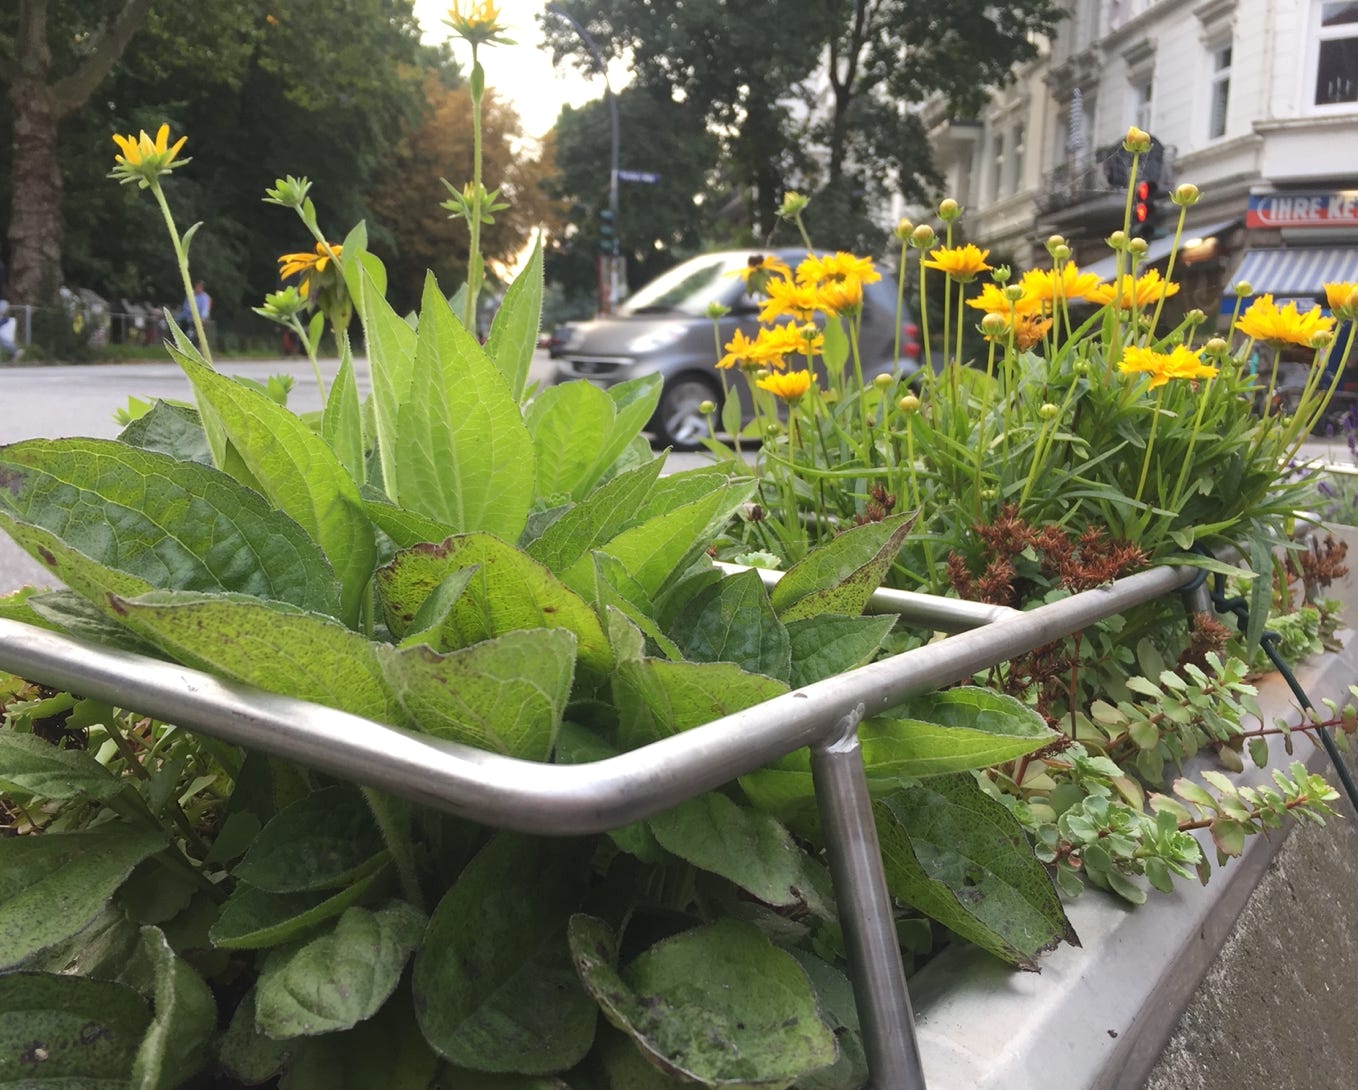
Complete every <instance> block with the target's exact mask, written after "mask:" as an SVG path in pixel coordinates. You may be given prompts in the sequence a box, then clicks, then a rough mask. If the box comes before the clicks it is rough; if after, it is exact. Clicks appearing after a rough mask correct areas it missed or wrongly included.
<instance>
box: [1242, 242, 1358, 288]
mask: <svg viewBox="0 0 1358 1090" xmlns="http://www.w3.org/2000/svg"><path fill="white" fill-rule="evenodd" d="M1242 280H1246V281H1248V282H1249V285H1250V288H1251V294H1252V295H1265V294H1268V295H1273V296H1294V295H1295V296H1317V295H1322V294H1324V291H1325V288H1324V285H1326V284H1331V283H1334V282H1335V281H1348V282H1354V281H1358V246H1305V247H1302V246H1298V247H1288V248H1287V249H1278V250H1246V251H1245V255H1244V256H1243V257H1242V258H1241V259H1240V268H1238V269H1237V270H1236V271H1235V275H1234V276H1233V277H1232V278H1231V280H1230V282H1229V284H1228V285H1227V288H1228V289H1231V288H1234V286H1235V285H1236V284H1238V283H1240V281H1242Z"/></svg>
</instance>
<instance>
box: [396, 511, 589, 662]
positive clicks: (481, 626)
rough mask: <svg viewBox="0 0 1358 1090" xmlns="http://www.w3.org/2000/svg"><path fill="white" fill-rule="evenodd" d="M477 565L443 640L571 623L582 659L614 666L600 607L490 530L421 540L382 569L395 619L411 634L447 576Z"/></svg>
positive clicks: (465, 641) (462, 642) (460, 643)
mask: <svg viewBox="0 0 1358 1090" xmlns="http://www.w3.org/2000/svg"><path fill="white" fill-rule="evenodd" d="M472 567H475V568H476V569H477V572H476V575H475V576H474V577H473V578H472V579H471V580H470V581H468V583H467V586H466V588H465V589H464V590H463V592H462V594H461V596H460V597H459V598H458V599H457V601H456V602H455V603H454V604H453V607H452V610H451V611H450V612H449V616H448V621H447V622H446V623H445V625H444V626H443V631H442V639H443V645H444V647H447V648H458V647H466V646H468V645H469V644H473V643H480V642H481V641H482V640H488V639H494V638H495V637H497V636H502V635H505V634H507V633H510V632H516V631H519V630H521V629H525V628H564V629H567V630H569V631H571V632H573V633H575V637H576V639H577V640H578V641H579V656H580V663H581V665H582V666H583V667H584V668H586V669H588V670H589V671H591V672H592V673H595V674H604V673H607V671H608V669H609V667H610V666H611V665H612V661H613V656H612V653H611V652H610V650H609V647H608V641H607V640H606V639H605V638H604V633H603V628H602V626H601V625H600V624H599V618H598V616H597V615H596V614H595V612H594V610H592V609H590V607H589V605H588V603H586V602H585V600H584V599H582V598H581V597H580V596H579V595H578V594H576V593H575V591H573V590H571V589H570V588H569V587H567V586H566V585H565V584H564V583H562V582H561V580H560V579H558V578H557V577H556V576H555V575H553V574H552V573H551V572H550V571H548V570H547V568H545V567H543V566H542V565H541V564H539V563H538V562H537V561H536V560H534V559H533V558H532V557H530V556H528V555H527V554H526V553H524V552H521V551H520V550H519V549H516V548H515V547H514V546H512V545H506V544H505V543H504V542H503V541H501V540H499V539H498V538H495V537H492V536H491V535H490V534H484V533H474V534H462V535H460V536H458V537H454V538H449V539H448V540H447V541H445V542H443V543H442V544H440V545H416V546H414V547H413V548H411V549H407V550H405V551H403V552H401V553H399V554H397V556H396V557H395V559H393V560H392V562H391V563H390V564H388V565H387V566H386V567H384V568H382V569H380V570H379V571H378V573H377V586H378V590H379V592H380V594H381V596H382V605H383V608H384V610H385V613H386V617H387V624H388V625H389V626H390V628H391V630H392V632H394V633H395V634H396V635H397V636H401V635H404V634H405V632H406V631H407V629H408V627H409V626H410V624H411V623H412V622H413V621H414V619H415V615H416V613H417V612H418V610H419V608H420V606H421V605H423V604H424V601H425V599H427V598H428V597H429V595H430V594H432V593H433V592H434V590H435V588H437V587H438V586H439V585H440V584H441V583H442V582H443V580H444V579H446V578H447V577H448V576H449V575H450V574H452V573H453V572H457V571H461V570H462V569H464V568H472Z"/></svg>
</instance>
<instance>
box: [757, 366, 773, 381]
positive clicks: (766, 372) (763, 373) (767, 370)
mask: <svg viewBox="0 0 1358 1090" xmlns="http://www.w3.org/2000/svg"><path fill="white" fill-rule="evenodd" d="M771 374H773V368H771V367H761V368H759V369H758V370H757V371H755V373H754V377H755V378H756V379H761V378H768V377H769V376H770V375H771Z"/></svg>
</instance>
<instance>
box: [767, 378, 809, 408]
mask: <svg viewBox="0 0 1358 1090" xmlns="http://www.w3.org/2000/svg"><path fill="white" fill-rule="evenodd" d="M812 384H813V379H812V377H811V372H810V371H789V372H787V374H777V375H769V376H767V377H765V378H761V379H760V380H759V381H758V382H756V383H755V385H756V386H758V387H759V388H760V389H761V390H767V391H768V392H769V393H771V394H773V395H774V396H776V397H780V398H782V399H783V400H784V401H786V402H787V403H788V404H789V405H795V404H797V402H799V401H800V400H801V399H802V398H803V397H805V396H806V391H807V390H809V389H811V386H812Z"/></svg>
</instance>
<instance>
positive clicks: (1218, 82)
mask: <svg viewBox="0 0 1358 1090" xmlns="http://www.w3.org/2000/svg"><path fill="white" fill-rule="evenodd" d="M1230 98H1231V47H1230V46H1229V45H1227V46H1222V47H1221V48H1220V49H1214V50H1213V51H1212V105H1211V111H1212V112H1211V116H1210V117H1209V118H1208V121H1207V136H1208V138H1209V139H1211V140H1215V139H1216V138H1217V137H1219V136H1225V135H1226V106H1227V104H1228V103H1229V102H1230Z"/></svg>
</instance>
